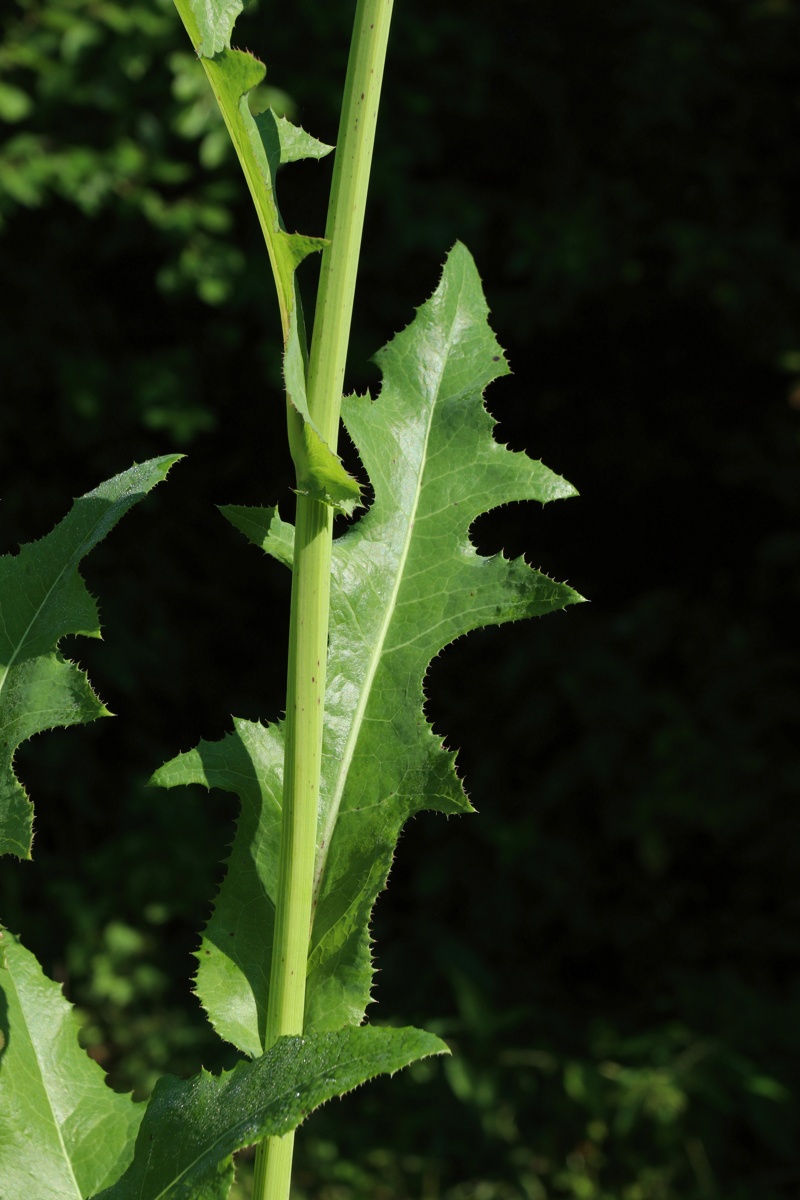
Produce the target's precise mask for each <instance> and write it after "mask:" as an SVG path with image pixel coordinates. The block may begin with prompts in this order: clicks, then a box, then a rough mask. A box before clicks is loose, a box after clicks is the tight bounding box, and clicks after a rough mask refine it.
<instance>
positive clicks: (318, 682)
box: [253, 0, 393, 1200]
mask: <svg viewBox="0 0 800 1200" xmlns="http://www.w3.org/2000/svg"><path fill="white" fill-rule="evenodd" d="M392 6H393V0H358V7H357V10H356V16H355V25H354V30H353V40H352V43H351V47H350V59H349V62H348V67H347V78H346V81H345V93H344V102H343V106H342V114H341V120H340V125H339V138H338V143H337V151H336V159H335V163H334V172H333V181H332V185H331V196H330V202H329V205H328V220H327V227H326V230H325V236H326V237H327V238H328V240H329V245H328V246H327V247H326V248H325V250H324V252H323V256H322V264H321V271H320V284H319V293H318V297H317V308H316V316H315V321H314V333H313V338H312V343H311V356H310V361H309V368H308V381H307V394H308V404H309V410H310V413H311V416H312V419H313V420H314V423H315V424H316V426H317V429H318V430H319V431H320V433H321V434H322V437H323V438H324V439H325V440H326V441H327V443H328V445H329V446H330V447H331V449H332V450H335V449H336V444H337V440H338V429H339V414H340V410H341V398H342V387H343V383H344V371H345V364H346V360H347V347H348V343H349V340H350V324H351V319H352V312H353V298H354V295H355V284H356V273H357V270H358V257H359V251H360V247H361V235H362V230H363V227H364V211H365V208H366V198H367V187H368V183H369V171H370V166H371V163H372V150H373V146H374V141H375V126H376V123H377V118H378V105H379V101H380V91H381V84H382V81H383V68H384V63H385V61H386V46H387V43H388V38H389V26H390V22H391V17H392ZM332 538H333V513H332V510H331V508H330V507H328V506H327V505H324V504H322V503H320V502H319V501H316V500H312V499H310V498H309V497H308V496H304V495H298V498H297V519H296V527H295V551H294V566H293V573H292V601H291V616H290V625H289V667H288V681H287V699H286V751H285V759H284V781H283V816H282V832H281V856H280V865H279V875H278V895H277V905H276V914H275V938H274V942H273V947H274V948H273V955H272V971H271V976H270V992H269V1009H268V1013H267V1028H266V1038H265V1043H266V1044H265V1049H268V1048H269V1047H270V1046H271V1045H272V1043H273V1042H274V1041H275V1040H276V1039H277V1038H278V1037H281V1036H283V1035H285V1034H297V1033H302V1031H303V1015H304V1007H305V990H306V965H307V960H308V947H309V941H310V935H311V921H312V892H313V880H314V864H315V858H316V827H317V809H318V802H319V787H320V770H321V764H322V729H323V716H324V696H325V667H326V658H327V640H328V607H329V595H330V562H331V544H332ZM292 1151H293V1135H289V1136H287V1137H284V1138H269V1139H267V1141H266V1142H264V1143H262V1144H261V1145H260V1146H259V1148H258V1153H257V1155H256V1173H255V1182H254V1191H253V1197H254V1200H286V1198H287V1197H288V1195H289V1187H290V1181H291V1166H292Z"/></svg>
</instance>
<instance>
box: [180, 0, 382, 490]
mask: <svg viewBox="0 0 800 1200" xmlns="http://www.w3.org/2000/svg"><path fill="white" fill-rule="evenodd" d="M175 7H176V8H177V10H178V12H179V14H180V16H181V19H182V21H183V23H184V25H185V27H186V31H187V33H188V34H189V37H190V39H191V40H192V42H193V44H194V47H195V49H196V50H197V52H198V54H199V55H200V61H201V63H202V65H203V70H204V71H205V73H206V76H207V77H208V81H209V84H210V85H211V88H212V91H213V92H214V95H215V97H216V99H217V103H218V104H219V107H220V111H221V113H222V116H223V119H224V121H225V125H226V126H227V129H228V133H229V134H230V137H231V141H232V142H233V145H234V149H235V150H236V154H237V156H238V158H239V162H240V164H241V167H242V171H243V172H244V177H245V179H246V181H247V186H248V188H249V189H250V195H251V197H252V199H253V204H254V205H255V209H256V213H257V214H258V220H259V224H260V225H261V231H262V233H263V235H264V241H265V242H266V246H267V252H268V253H269V259H270V264H271V266H272V273H273V275H274V277H275V287H276V289H277V292H278V305H279V308H280V311H281V326H282V329H283V338H284V358H283V373H284V380H285V383H286V392H287V395H288V398H289V402H290V405H291V412H290V413H289V423H288V424H289V448H290V450H291V454H292V459H293V461H294V464H295V468H296V471H297V487H298V490H299V491H301V492H303V493H305V494H307V495H310V496H313V497H314V498H315V499H317V500H321V501H322V502H323V503H325V504H329V505H331V506H332V507H333V508H334V509H336V511H338V512H343V513H347V514H350V513H352V512H353V510H354V509H355V507H356V505H357V504H358V502H359V499H360V495H361V490H360V487H359V485H358V482H357V481H356V480H355V479H353V478H352V477H351V476H350V475H348V474H347V472H346V471H345V469H344V467H343V466H342V462H341V459H340V458H339V456H338V455H337V454H336V453H334V451H333V450H332V449H331V448H330V446H328V444H327V443H326V442H325V440H324V439H323V437H322V436H321V434H320V432H319V430H318V429H317V427H316V426H315V424H314V422H313V420H312V418H311V414H310V413H309V411H308V402H307V399H306V386H305V374H306V347H305V329H304V325H303V317H302V307H301V304H300V298H299V293H298V291H297V283H296V280H295V271H296V270H297V268H298V267H299V265H300V263H301V262H303V260H304V259H305V258H307V257H308V255H309V254H313V253H315V252H316V251H318V250H321V249H322V247H323V246H324V245H325V239H324V238H319V237H309V236H307V235H305V234H300V233H288V232H287V230H286V227H285V225H284V222H283V218H282V217H281V213H280V209H279V208H278V201H277V198H276V192H275V184H276V176H277V172H278V167H279V166H280V164H281V163H286V162H296V161H297V160H298V159H301V158H321V157H322V156H323V155H324V154H327V153H329V152H330V149H331V147H330V146H326V145H325V144H324V143H323V142H320V141H317V139H316V138H313V137H311V136H310V135H309V134H307V133H306V132H305V130H303V129H296V128H295V127H294V126H292V125H291V124H290V122H289V121H287V120H286V119H285V118H280V119H279V118H277V117H276V116H275V114H274V113H272V112H271V111H270V110H269V109H268V110H267V111H266V112H264V113H261V114H260V115H259V116H258V117H254V116H253V114H252V113H251V112H250V105H249V103H248V94H249V93H250V92H251V91H252V90H253V88H255V87H257V86H258V84H259V83H261V81H262V80H263V79H264V77H265V75H266V68H265V67H264V65H263V63H260V62H259V61H258V60H257V59H256V58H254V57H253V55H252V54H248V53H246V52H245V51H243V50H233V49H231V48H230V35H231V30H232V28H233V22H234V21H235V19H236V17H237V16H238V12H237V11H236V10H237V8H238V9H241V4H240V3H239V2H238V0H175ZM209 55H211V56H210V57H209Z"/></svg>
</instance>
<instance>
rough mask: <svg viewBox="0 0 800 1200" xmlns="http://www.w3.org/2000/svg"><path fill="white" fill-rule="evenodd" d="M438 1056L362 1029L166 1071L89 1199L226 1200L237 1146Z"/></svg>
mask: <svg viewBox="0 0 800 1200" xmlns="http://www.w3.org/2000/svg"><path fill="white" fill-rule="evenodd" d="M443 1053H447V1047H446V1046H445V1044H444V1042H441V1041H439V1039H438V1038H437V1037H434V1035H433V1034H431V1033H424V1032H422V1030H419V1029H373V1028H369V1027H365V1028H361V1029H341V1030H338V1031H337V1032H335V1033H328V1034H318V1035H316V1036H311V1037H304V1038H300V1037H292V1038H281V1039H280V1040H279V1041H278V1042H276V1044H275V1045H274V1046H273V1047H272V1049H271V1050H269V1051H268V1053H267V1054H265V1055H264V1057H263V1058H259V1059H257V1060H256V1061H255V1062H250V1063H239V1065H238V1066H236V1067H234V1069H233V1070H232V1071H230V1072H228V1073H224V1074H222V1075H219V1076H214V1075H209V1074H207V1073H206V1072H205V1071H204V1072H202V1073H201V1074H200V1075H199V1076H197V1077H195V1078H194V1079H190V1080H187V1081H185V1080H180V1079H175V1078H173V1077H171V1076H169V1075H167V1076H165V1077H164V1078H162V1079H160V1080H159V1081H158V1083H157V1084H156V1087H155V1091H154V1092H153V1096H152V1098H151V1100H150V1103H149V1105H148V1107H147V1113H146V1114H145V1118H144V1120H143V1121H142V1126H141V1129H140V1131H139V1137H138V1139H137V1142H136V1151H135V1154H134V1158H133V1162H132V1163H131V1166H130V1167H129V1169H128V1170H127V1171H126V1173H125V1174H124V1175H123V1176H122V1178H121V1179H119V1180H118V1182H117V1183H116V1184H114V1185H113V1186H112V1187H110V1188H108V1189H107V1190H106V1191H104V1192H103V1193H102V1194H101V1196H99V1197H97V1198H96V1200H226V1197H227V1195H228V1192H229V1190H230V1186H231V1183H232V1182H233V1162H232V1155H233V1154H234V1153H235V1152H236V1151H237V1150H241V1149H243V1148H244V1147H245V1146H252V1145H253V1144H254V1143H256V1142H259V1141H261V1139H262V1138H265V1137H282V1136H283V1135H284V1134H286V1133H289V1132H291V1130H292V1129H295V1128H296V1127H297V1126H298V1125H299V1124H300V1122H301V1121H303V1120H304V1119H305V1118H306V1117H307V1116H308V1114H309V1113H310V1112H312V1111H313V1110H314V1109H315V1108H318V1107H319V1105H320V1104H324V1103H325V1101H326V1100H330V1099H331V1098H332V1097H333V1096H341V1095H343V1094H344V1093H345V1092H348V1091H350V1090H351V1088H354V1087H358V1085H359V1084H361V1083H365V1082H366V1081H367V1080H368V1079H372V1078H374V1077H375V1076H376V1075H380V1074H384V1073H389V1074H393V1073H394V1072H395V1071H398V1070H400V1069H401V1068H402V1067H405V1066H408V1064H409V1063H412V1062H415V1061H416V1060H417V1059H419V1058H424V1057H426V1056H427V1055H429V1054H443ZM21 1194H22V1193H21Z"/></svg>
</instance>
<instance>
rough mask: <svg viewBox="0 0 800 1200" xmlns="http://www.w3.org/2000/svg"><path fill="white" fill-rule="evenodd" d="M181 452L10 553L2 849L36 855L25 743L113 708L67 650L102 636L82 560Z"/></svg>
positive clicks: (99, 494)
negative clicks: (17, 765) (66, 642)
mask: <svg viewBox="0 0 800 1200" xmlns="http://www.w3.org/2000/svg"><path fill="white" fill-rule="evenodd" d="M181 457H182V455H180V454H169V455H163V456H161V457H159V458H153V459H150V460H149V461H148V462H144V463H141V464H138V465H136V466H133V467H131V468H130V470H128V471H124V472H122V474H120V475H115V476H114V478H113V479H109V480H108V481H107V482H105V483H102V484H100V486H99V487H97V488H95V489H94V490H93V491H91V492H88V493H87V494H86V495H85V496H81V497H80V498H79V499H77V500H75V502H74V503H73V505H72V508H71V509H70V511H69V513H68V514H67V516H66V517H64V519H63V520H62V521H60V522H59V524H58V525H56V526H55V528H54V529H52V530H51V531H50V533H48V534H47V535H46V536H45V537H43V538H41V539H40V540H39V541H38V542H31V543H28V544H27V545H24V546H22V547H21V548H20V550H19V552H18V553H17V554H15V555H12V554H7V555H3V557H2V558H0V854H14V855H16V856H17V857H18V858H30V857H31V842H32V837H33V807H32V805H31V802H30V800H29V799H28V796H27V795H26V793H25V790H24V788H23V787H22V785H21V784H20V783H19V781H18V779H17V777H16V775H15V774H14V768H13V758H14V753H15V751H16V749H17V747H18V746H19V745H21V743H22V742H24V741H27V740H28V739H29V738H31V737H33V735H34V734H36V733H41V732H43V731H44V730H46V729H53V728H54V727H56V726H67V725H76V724H80V723H83V722H86V721H92V720H94V719H95V718H96V717H100V716H106V715H109V714H108V710H107V709H106V707H105V705H104V704H103V703H102V702H101V701H100V700H99V699H98V697H97V696H96V695H95V693H94V692H93V691H92V688H91V687H90V685H89V681H88V679H87V677H86V674H85V673H84V672H83V671H81V670H80V669H79V668H78V667H76V666H75V664H74V663H72V662H69V661H68V660H66V659H65V658H64V657H63V656H62V654H61V653H60V651H59V650H58V644H59V642H60V641H61V639H62V638H64V637H66V636H67V635H68V634H81V635H83V636H85V637H95V638H99V637H100V636H101V635H100V623H99V619H98V614H97V605H96V603H95V601H94V600H93V599H92V597H91V596H90V595H89V592H88V591H87V590H86V587H85V585H84V583H83V580H82V579H81V577H80V574H79V572H78V564H79V563H80V561H81V560H82V559H83V558H84V557H85V556H86V555H87V554H88V553H89V551H90V550H92V549H93V548H94V547H95V546H96V545H97V544H98V543H99V542H101V541H102V540H103V538H104V537H105V536H106V534H108V533H109V532H110V531H111V529H113V527H114V526H115V525H116V524H117V522H118V521H119V520H120V519H121V518H122V517H123V516H124V515H125V513H126V512H127V511H128V510H129V509H130V508H132V507H133V505H134V504H136V503H138V501H139V500H142V499H144V497H145V496H146V495H147V494H148V492H150V491H151V490H152V488H154V487H155V486H156V484H158V483H160V482H161V480H162V479H164V478H165V476H166V474H167V472H168V471H169V469H170V467H171V466H172V465H173V463H175V462H176V461H177V460H178V459H179V458H181Z"/></svg>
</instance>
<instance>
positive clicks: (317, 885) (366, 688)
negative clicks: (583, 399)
mask: <svg viewBox="0 0 800 1200" xmlns="http://www.w3.org/2000/svg"><path fill="white" fill-rule="evenodd" d="M463 293H464V281H463V279H462V282H461V286H460V288H459V294H458V303H457V304H456V310H455V316H454V317H453V318H452V320H451V322H450V328H449V330H448V336H447V354H445V355H443V356H442V366H441V370H440V372H439V376H438V379H437V381H436V388H435V394H434V398H433V401H432V403H431V404H430V406H429V410H428V412H429V417H428V425H427V429H426V431H425V443H424V447H423V453H422V454H421V455H420V463H421V466H420V470H419V472H418V475H417V483H416V488H415V490H414V502H413V505H412V506H411V508H410V509H409V516H408V520H407V525H406V536H405V539H404V545H403V549H402V553H401V555H400V558H399V560H398V568H397V571H396V572H395V579H394V584H393V587H392V592H391V596H390V599H389V602H388V603H387V604H386V609H385V614H384V619H383V621H382V622H381V626H380V630H379V635H378V637H377V638H376V639H375V645H374V650H373V653H372V654H371V656H370V660H369V667H368V670H367V671H366V673H365V675H364V683H363V686H362V688H361V691H360V694H359V699H358V704H357V705H356V707H355V710H354V714H353V720H352V723H351V726H350V732H349V733H348V736H347V741H346V743H345V748H344V753H343V754H342V756H341V759H340V760H339V761H340V767H339V770H338V772H337V774H336V784H335V787H334V789H333V792H332V794H331V802H330V804H329V806H328V812H327V816H326V818H325V823H324V825H323V828H322V830H321V833H320V834H319V835H318V841H317V861H316V865H315V868H314V891H313V898H312V908H311V920H312V926H313V921H314V916H315V914H316V911H317V904H318V901H319V896H320V892H321V890H322V882H323V879H324V877H325V866H326V863H327V860H328V854H329V852H330V846H331V841H332V838H333V831H334V829H335V826H336V821H337V819H338V816H339V809H340V807H341V803H342V797H343V795H344V790H345V788H346V786H347V779H348V776H349V773H350V766H351V764H352V761H353V757H354V755H355V750H356V745H357V743H358V739H359V736H360V733H361V726H362V724H363V718H364V713H365V711H366V708H367V704H368V703H369V698H370V695H371V693H372V684H373V681H374V679H375V674H376V672H377V670H378V665H379V663H380V660H381V658H382V657H383V648H384V644H385V642H386V636H387V634H388V631H389V626H390V625H391V622H392V617H393V616H394V612H395V609H396V607H397V596H398V594H399V591H400V587H401V586H402V582H403V578H404V575H405V564H406V561H407V559H408V553H409V548H410V545H411V540H412V536H413V530H414V520H415V517H416V513H417V509H418V507H419V499H420V495H421V493H422V482H423V478H424V475H425V468H426V466H427V464H428V441H429V439H430V432H431V426H432V424H433V418H434V414H435V412H436V408H437V405H438V403H439V393H440V390H441V385H442V378H443V376H444V373H445V370H446V367H447V364H448V362H449V360H450V354H451V350H452V345H453V329H454V327H455V326H456V324H457V322H458V314H459V312H460V310H461V299H462V296H463ZM376 403H380V399H378V401H377V402H376ZM320 847H321V849H320Z"/></svg>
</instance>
